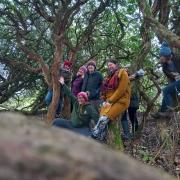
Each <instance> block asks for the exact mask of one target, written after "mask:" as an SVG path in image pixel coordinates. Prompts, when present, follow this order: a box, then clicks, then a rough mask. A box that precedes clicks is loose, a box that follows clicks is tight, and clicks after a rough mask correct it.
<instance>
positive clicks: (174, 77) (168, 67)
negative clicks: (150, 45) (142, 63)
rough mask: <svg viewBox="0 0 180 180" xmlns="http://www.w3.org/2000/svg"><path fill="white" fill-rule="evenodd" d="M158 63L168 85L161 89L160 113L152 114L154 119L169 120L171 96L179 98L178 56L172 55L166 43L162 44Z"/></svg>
mask: <svg viewBox="0 0 180 180" xmlns="http://www.w3.org/2000/svg"><path fill="white" fill-rule="evenodd" d="M159 55H160V63H161V65H162V69H163V72H164V74H165V75H166V77H167V78H168V81H169V83H168V85H166V86H165V87H164V89H163V99H162V103H161V108H160V111H159V112H157V113H153V114H152V117H154V118H170V117H171V115H172V113H171V110H172V109H173V108H174V107H173V95H174V94H175V95H176V96H177V98H179V97H178V96H180V55H177V54H174V53H173V52H172V50H171V48H170V47H169V45H168V43H167V42H165V41H164V42H163V43H162V45H161V48H160V53H159Z"/></svg>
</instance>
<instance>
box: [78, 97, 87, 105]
mask: <svg viewBox="0 0 180 180" xmlns="http://www.w3.org/2000/svg"><path fill="white" fill-rule="evenodd" d="M77 100H78V103H79V104H85V100H84V98H83V97H82V96H78V97H77Z"/></svg>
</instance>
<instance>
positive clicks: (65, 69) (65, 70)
mask: <svg viewBox="0 0 180 180" xmlns="http://www.w3.org/2000/svg"><path fill="white" fill-rule="evenodd" d="M71 66H72V63H71V61H69V60H65V61H64V63H63V66H62V67H60V69H59V75H60V76H63V77H64V79H65V84H66V85H69V84H70V82H71ZM52 97H53V91H52V89H49V90H48V93H47V94H46V97H45V102H46V105H47V106H49V105H50V103H51V101H52ZM63 99H64V92H63V90H62V91H61V94H60V97H59V101H58V106H57V109H56V115H55V116H56V117H59V115H60V112H61V110H62V106H63Z"/></svg>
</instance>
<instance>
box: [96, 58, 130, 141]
mask: <svg viewBox="0 0 180 180" xmlns="http://www.w3.org/2000/svg"><path fill="white" fill-rule="evenodd" d="M107 65H108V76H107V77H106V78H105V79H104V82H103V84H102V88H101V93H102V100H103V101H104V102H103V104H102V107H101V110H100V118H99V120H98V123H97V124H96V126H95V127H94V129H93V130H92V138H95V139H98V140H100V141H103V140H105V138H106V132H107V125H108V123H110V122H111V121H114V120H116V118H118V117H119V115H120V114H121V113H123V112H124V111H125V110H126V109H127V108H128V107H129V103H130V96H131V88H130V81H129V77H128V74H127V72H126V70H125V69H122V68H119V66H118V63H117V61H116V60H114V59H110V60H108V62H107Z"/></svg>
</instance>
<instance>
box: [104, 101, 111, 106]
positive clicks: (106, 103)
mask: <svg viewBox="0 0 180 180" xmlns="http://www.w3.org/2000/svg"><path fill="white" fill-rule="evenodd" d="M110 105H111V104H110V103H109V102H103V107H109V106H110Z"/></svg>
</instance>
